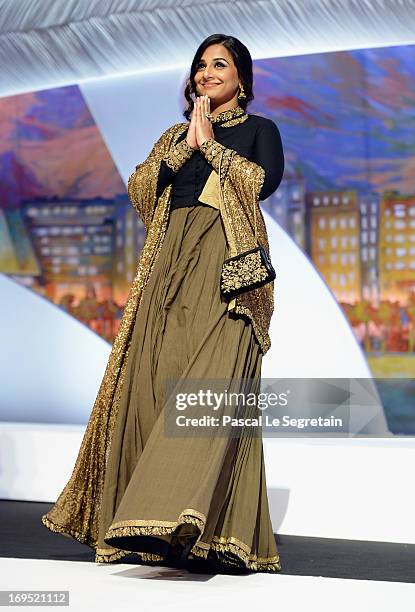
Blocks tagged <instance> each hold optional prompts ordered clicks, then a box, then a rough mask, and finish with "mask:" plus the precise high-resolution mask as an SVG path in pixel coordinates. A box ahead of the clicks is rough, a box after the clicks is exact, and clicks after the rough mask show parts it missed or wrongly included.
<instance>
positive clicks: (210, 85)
mask: <svg viewBox="0 0 415 612" xmlns="http://www.w3.org/2000/svg"><path fill="white" fill-rule="evenodd" d="M217 85H220V83H205V84H204V85H203V87H216V86H217Z"/></svg>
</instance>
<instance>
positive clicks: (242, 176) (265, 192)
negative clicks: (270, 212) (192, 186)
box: [200, 120, 284, 200]
mask: <svg viewBox="0 0 415 612" xmlns="http://www.w3.org/2000/svg"><path fill="white" fill-rule="evenodd" d="M200 151H201V153H202V154H203V155H204V156H205V157H206V159H207V161H208V162H209V163H210V164H211V165H212V167H213V169H214V170H215V171H216V172H219V162H220V157H221V154H222V153H223V155H224V158H223V159H224V162H225V163H224V162H222V169H225V172H226V169H227V168H229V169H228V174H229V178H230V180H231V181H232V183H233V185H234V187H235V189H236V191H237V192H238V195H239V196H240V197H241V198H243V197H244V196H245V193H246V187H247V183H248V185H249V183H251V182H252V181H251V180H250V179H251V177H256V182H257V183H258V180H259V177H261V175H262V180H260V185H259V187H260V191H259V199H260V200H265V199H266V198H268V197H269V196H270V195H271V194H272V193H274V191H276V189H277V188H278V186H279V184H280V183H281V180H282V176H283V173H284V153H283V148H282V142H281V136H280V132H279V130H278V127H277V126H276V124H275V123H274V122H273V121H271V120H269V121H266V122H264V123H261V125H260V126H259V128H258V131H257V133H256V137H255V147H254V160H253V161H250V160H248V159H247V158H246V157H243V156H242V155H239V153H237V152H236V151H235V150H233V149H229V148H227V147H224V146H223V145H222V144H220V143H219V142H217V141H216V140H213V139H209V140H206V141H205V142H204V143H203V144H202V145H201V146H200ZM230 161H232V162H234V163H228V162H230ZM261 170H262V172H261ZM251 189H252V187H251Z"/></svg>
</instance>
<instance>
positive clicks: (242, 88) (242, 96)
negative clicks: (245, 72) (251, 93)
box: [238, 85, 246, 99]
mask: <svg viewBox="0 0 415 612" xmlns="http://www.w3.org/2000/svg"><path fill="white" fill-rule="evenodd" d="M239 98H246V93H245V91H244V86H243V85H239V93H238V99H239Z"/></svg>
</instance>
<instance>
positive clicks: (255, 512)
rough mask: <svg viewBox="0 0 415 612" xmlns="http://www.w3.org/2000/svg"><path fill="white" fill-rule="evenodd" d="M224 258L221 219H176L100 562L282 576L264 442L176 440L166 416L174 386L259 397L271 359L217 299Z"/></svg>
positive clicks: (108, 490)
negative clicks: (217, 386) (231, 385)
mask: <svg viewBox="0 0 415 612" xmlns="http://www.w3.org/2000/svg"><path fill="white" fill-rule="evenodd" d="M226 256H228V248H227V243H226V238H225V233H224V229H223V224H222V220H221V217H220V212H219V210H217V209H216V208H213V207H210V206H189V207H185V208H178V209H175V210H172V211H171V212H170V218H169V224H168V227H167V230H166V234H165V238H164V242H163V245H162V248H161V251H160V253H159V256H158V258H157V260H156V262H155V265H154V268H153V271H152V274H151V276H150V279H149V282H148V284H147V286H146V288H145V290H144V293H143V296H142V301H141V304H140V307H139V309H138V313H137V317H136V321H135V324H134V330H133V335H132V340H131V345H130V349H129V354H128V361H127V369H126V373H125V380H124V386H123V390H122V396H121V400H120V405H119V412H118V414H117V420H116V423H115V427H114V434H113V438H112V441H111V446H110V452H109V457H108V463H107V469H106V475H105V484H104V491H103V498H102V503H101V514H100V527H99V546H98V548H97V556H96V560H97V561H98V562H108V561H113V560H115V559H118V558H120V557H122V556H123V555H125V554H129V553H131V552H136V553H137V554H138V555H139V558H140V559H141V560H142V561H144V562H145V561H146V560H147V561H157V560H167V561H169V560H175V559H178V558H180V559H182V560H184V561H185V562H186V561H189V565H191V564H193V563H195V562H196V565H197V563H202V566H203V564H204V563H206V564H209V563H211V564H212V563H213V565H214V566H215V567H217V568H219V571H220V570H221V569H223V570H225V571H226V569H229V568H241V569H242V570H245V571H246V570H248V571H272V572H277V571H279V570H280V569H281V566H280V560H279V554H278V551H277V547H276V543H275V538H274V534H273V530H272V524H271V520H270V515H269V508H268V498H267V491H266V478H265V467H264V456H263V445H262V437H261V431H259V430H258V428H246V431H245V430H243V431H242V434H241V433H239V435H238V436H231V435H226V434H225V433H224V430H223V428H222V429H220V430H218V432H216V431H215V429H214V428H213V427H211V428H209V430H208V432H206V433H205V434H204V435H193V434H192V431H191V430H186V432H184V433H183V434H182V435H181V436H174V435H168V432H166V416H167V415H166V411H167V410H170V411H172V410H174V408H168V407H167V402H166V399H167V397H168V395H166V393H167V392H166V380H174V381H178V384H180V381H186V380H193V379H194V380H200V379H203V380H205V379H206V380H211V379H220V380H230V381H232V380H241V379H243V380H245V381H248V388H247V387H246V386H245V387H244V391H245V393H246V392H247V391H249V390H251V391H252V390H253V391H255V392H256V393H258V391H259V383H260V375H261V362H262V353H261V351H260V347H259V345H258V342H257V340H256V338H255V336H254V334H253V330H252V325H251V323H250V321H249V320H248V319H244V318H241V317H235V316H233V317H232V316H230V315H229V314H228V310H227V302H226V301H225V300H223V298H222V297H221V295H220V291H219V279H220V272H221V268H222V263H223V260H224V259H225V258H226ZM246 410H248V411H249V410H251V412H252V409H246ZM236 411H238V409H236ZM241 413H243V414H244V415H246V414H247V412H246V411H245V412H244V411H243V410H242V411H241V410H240V409H239V413H238V414H239V415H240V414H241ZM204 414H205V413H204ZM248 430H249V431H248Z"/></svg>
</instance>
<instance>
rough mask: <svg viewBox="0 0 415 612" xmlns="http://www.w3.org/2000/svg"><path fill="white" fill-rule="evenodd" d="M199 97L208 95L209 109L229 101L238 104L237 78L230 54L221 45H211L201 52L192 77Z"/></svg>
mask: <svg viewBox="0 0 415 612" xmlns="http://www.w3.org/2000/svg"><path fill="white" fill-rule="evenodd" d="M194 80H195V84H196V91H197V94H198V95H199V96H203V95H206V94H207V95H208V96H209V98H210V102H211V108H212V107H213V108H215V107H216V106H219V105H221V104H225V103H226V102H229V101H231V100H232V99H233V98H234V102H235V104H237V103H238V89H239V77H238V71H237V69H236V66H235V64H234V61H233V57H232V54H231V53H230V51H228V49H227V48H226V47H224V46H223V45H211V46H210V47H207V49H205V51H204V52H203V55H202V57H201V59H200V60H199V63H198V64H197V66H196V73H195V76H194Z"/></svg>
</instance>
